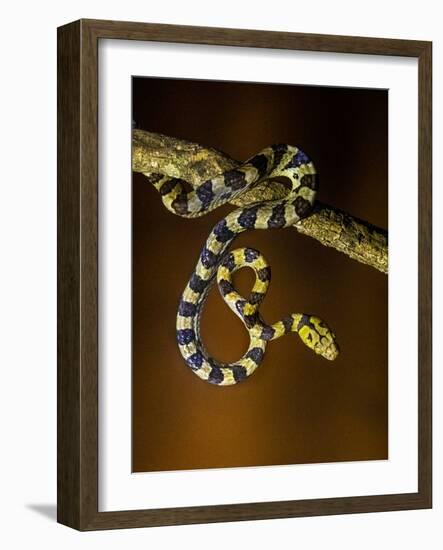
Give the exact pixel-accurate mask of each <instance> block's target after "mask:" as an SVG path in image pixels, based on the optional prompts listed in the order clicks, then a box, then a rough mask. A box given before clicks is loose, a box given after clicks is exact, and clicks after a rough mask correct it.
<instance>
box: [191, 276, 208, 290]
mask: <svg viewBox="0 0 443 550" xmlns="http://www.w3.org/2000/svg"><path fill="white" fill-rule="evenodd" d="M206 284H207V281H204V280H203V279H202V278H201V277H199V276H198V275H197V273H193V274H192V276H191V280H190V281H189V286H190V287H191V289H192V290H193V291H194V292H197V294H201V293H202V292H203V291H204V289H205V288H206Z"/></svg>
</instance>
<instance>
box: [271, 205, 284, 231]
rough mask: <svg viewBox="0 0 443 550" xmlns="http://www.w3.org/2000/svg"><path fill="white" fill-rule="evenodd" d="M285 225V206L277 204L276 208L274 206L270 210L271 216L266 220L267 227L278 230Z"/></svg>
mask: <svg viewBox="0 0 443 550" xmlns="http://www.w3.org/2000/svg"><path fill="white" fill-rule="evenodd" d="M285 223H286V218H285V205H284V204H277V206H274V208H273V209H272V215H271V217H270V218H269V220H268V227H269V229H279V228H281V227H284V225H285Z"/></svg>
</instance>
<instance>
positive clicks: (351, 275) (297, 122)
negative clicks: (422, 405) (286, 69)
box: [133, 78, 388, 472]
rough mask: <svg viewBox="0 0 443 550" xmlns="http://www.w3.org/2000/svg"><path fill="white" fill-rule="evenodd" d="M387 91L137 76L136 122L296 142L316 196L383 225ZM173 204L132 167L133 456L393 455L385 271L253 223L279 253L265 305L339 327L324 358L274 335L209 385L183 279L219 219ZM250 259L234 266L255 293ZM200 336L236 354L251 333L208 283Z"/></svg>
mask: <svg viewBox="0 0 443 550" xmlns="http://www.w3.org/2000/svg"><path fill="white" fill-rule="evenodd" d="M387 105H388V94H387V92H386V91H378V90H359V89H340V88H323V87H305V86H292V85H263V84H249V83H229V82H205V81H180V80H172V79H171V80H170V79H149V78H134V79H133V118H134V120H135V123H136V125H137V127H138V128H141V129H145V130H149V131H151V132H160V133H163V134H167V135H171V136H175V137H178V138H183V139H187V140H192V141H196V142H198V143H200V144H203V145H205V146H212V147H215V148H218V149H220V150H222V151H224V152H225V153H227V154H229V155H230V156H232V157H233V158H236V159H239V160H242V159H243V160H245V159H247V158H248V157H250V156H252V155H254V154H255V153H257V152H258V151H260V149H262V148H263V147H265V146H267V145H270V144H272V143H276V142H284V143H290V144H294V145H298V146H300V148H302V149H303V150H304V151H306V152H307V153H308V154H309V155H310V156H311V157H312V158H313V160H314V162H315V165H316V167H317V170H318V172H319V175H320V191H319V193H318V199H319V200H321V201H323V202H326V203H329V204H331V205H334V206H336V207H339V208H341V209H343V210H346V211H348V212H349V213H351V214H353V215H354V216H357V217H359V218H362V219H365V220H367V221H370V222H371V223H373V224H375V225H378V226H381V227H384V228H387V206H388V200H387V191H388V187H387V152H388V147H387V139H388V132H387V108H388V107H387ZM230 209H232V207H229V206H225V207H222V208H220V209H217V210H216V211H215V212H212V213H211V214H209V215H207V216H205V217H203V218H200V219H194V220H186V219H182V218H179V217H178V216H174V215H173V214H171V213H169V212H168V211H167V210H166V209H165V208H164V206H163V205H162V202H161V200H160V197H159V196H158V194H157V192H156V191H155V190H154V188H153V187H151V186H150V185H148V184H147V183H146V180H145V179H144V176H142V175H141V174H134V178H133V470H134V471H137V472H139V471H156V470H181V469H195V468H220V467H236V466H262V465H277V464H295V463H311V462H330V461H349V460H373V459H386V458H387V457H388V429H387V422H388V398H387V382H388V360H387V346H388V340H387V339H388V327H387V319H388V315H387V313H388V310H387V296H388V295H387V292H388V286H387V283H388V280H387V277H386V276H385V275H383V274H381V273H379V272H377V271H375V270H374V269H372V268H369V267H366V266H364V265H361V264H359V263H357V262H355V261H352V260H350V259H349V258H347V257H346V256H345V255H343V254H340V253H338V252H337V251H335V250H332V249H328V248H326V247H324V246H322V245H320V244H319V243H318V242H317V241H314V240H313V239H310V238H309V237H306V236H303V235H300V234H298V233H297V232H296V231H295V230H293V229H291V228H288V229H281V230H269V231H259V230H257V231H248V232H245V233H243V234H242V235H240V236H239V237H238V238H237V239H236V241H235V242H234V248H237V247H240V246H251V247H254V248H257V249H258V250H260V251H261V252H262V253H263V255H264V256H265V257H266V258H267V260H268V261H269V263H270V265H271V267H272V282H271V285H270V289H269V292H268V295H267V297H266V299H265V302H264V304H263V306H262V313H263V315H264V317H265V319H266V320H267V321H268V322H270V323H273V322H275V321H277V320H279V319H281V318H282V317H283V316H284V315H285V314H287V313H290V312H306V313H315V314H317V315H318V316H320V317H322V318H324V319H325V320H326V321H327V323H328V324H329V325H330V326H331V327H332V328H333V329H334V331H335V332H336V334H337V337H338V340H339V343H340V347H341V354H340V356H339V358H338V359H337V360H336V361H335V362H333V363H331V362H328V361H326V360H325V359H322V358H321V357H318V356H316V355H315V354H314V353H312V352H311V351H310V350H308V348H306V347H305V346H304V345H303V344H302V343H301V341H300V340H299V338H298V336H296V335H287V336H285V337H283V338H281V339H279V340H277V341H275V342H270V344H269V345H268V347H267V350H266V354H265V358H264V361H263V363H262V364H261V366H260V367H259V369H258V370H257V371H256V372H255V373H254V375H253V376H252V377H250V378H249V379H247V380H246V381H245V382H243V383H241V384H239V385H236V386H232V387H227V388H223V387H216V386H213V385H211V384H208V383H206V382H203V381H201V380H200V379H199V378H198V377H197V376H195V374H193V373H192V371H191V370H190V369H189V368H188V367H187V366H186V365H185V363H184V361H183V359H182V357H181V355H180V354H179V351H178V348H177V345H176V341H175V318H176V312H177V305H178V301H179V298H180V295H181V293H182V291H183V290H184V287H185V285H186V283H187V281H188V278H189V276H190V274H191V273H192V271H193V269H194V267H195V264H196V261H197V259H198V256H199V253H200V250H201V247H202V245H203V243H204V241H205V239H206V237H207V235H208V234H209V232H210V230H211V229H212V227H213V226H214V224H215V223H216V222H217V221H218V220H219V219H221V217H222V216H223V215H225V214H226V213H227V212H228V211H229V210H230ZM252 280H253V275H252V272H250V270H242V271H241V272H239V273H237V274H236V277H235V282H236V285H237V287H238V289H239V291H240V292H241V293H243V295H245V296H247V295H248V292H249V290H250V288H251V285H252ZM202 337H203V340H204V342H205V345H206V347H207V349H208V351H209V352H210V353H211V354H212V355H213V356H214V357H216V358H217V359H220V360H224V361H235V360H237V359H238V358H240V357H241V355H242V354H243V353H244V352H245V350H246V349H247V345H248V335H247V332H246V330H245V328H244V327H243V325H242V324H241V322H240V320H239V319H238V318H237V317H236V316H234V314H233V313H232V312H231V311H230V310H229V308H228V307H227V306H226V305H225V304H224V302H223V301H222V299H221V298H220V296H219V293H218V289H217V288H216V287H213V288H212V289H211V292H210V295H209V298H208V301H207V303H206V306H205V309H204V312H203V318H202Z"/></svg>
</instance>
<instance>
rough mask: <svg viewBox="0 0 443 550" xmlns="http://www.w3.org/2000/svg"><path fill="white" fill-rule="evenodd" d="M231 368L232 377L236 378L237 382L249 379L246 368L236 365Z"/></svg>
mask: <svg viewBox="0 0 443 550" xmlns="http://www.w3.org/2000/svg"><path fill="white" fill-rule="evenodd" d="M231 368H232V376H233V377H234V380H235V381H236V382H241V381H242V380H244V379H245V378H247V374H246V369H245V367H242V366H241V365H234V366H232V367H231Z"/></svg>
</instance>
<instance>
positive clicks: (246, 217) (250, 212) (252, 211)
mask: <svg viewBox="0 0 443 550" xmlns="http://www.w3.org/2000/svg"><path fill="white" fill-rule="evenodd" d="M258 208H259V207H258V206H252V207H251V208H245V209H244V210H243V212H242V213H241V214H240V216H239V217H238V219H237V221H238V223H239V224H240V225H241V226H242V227H244V228H245V229H253V228H254V226H255V220H256V219H257V210H258Z"/></svg>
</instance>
